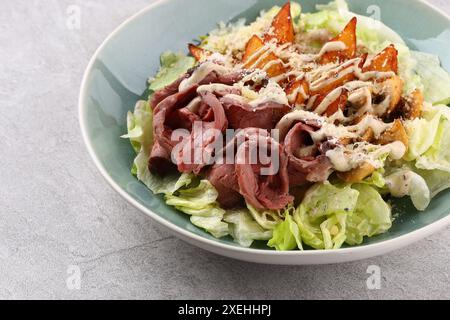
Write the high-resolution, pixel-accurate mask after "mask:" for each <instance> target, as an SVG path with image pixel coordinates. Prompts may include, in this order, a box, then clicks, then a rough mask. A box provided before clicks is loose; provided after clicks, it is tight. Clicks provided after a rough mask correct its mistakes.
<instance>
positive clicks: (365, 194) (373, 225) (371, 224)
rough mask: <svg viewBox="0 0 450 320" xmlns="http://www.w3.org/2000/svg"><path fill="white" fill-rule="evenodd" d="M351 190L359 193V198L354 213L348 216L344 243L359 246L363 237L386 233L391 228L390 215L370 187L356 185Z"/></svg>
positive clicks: (376, 193)
mask: <svg viewBox="0 0 450 320" xmlns="http://www.w3.org/2000/svg"><path fill="white" fill-rule="evenodd" d="M352 188H353V189H355V190H357V191H358V192H359V196H358V202H357V204H356V207H355V210H354V212H353V213H352V214H349V215H348V219H347V232H346V240H345V242H346V243H347V244H349V245H359V244H362V243H363V241H364V237H373V236H376V235H379V234H382V233H384V232H386V231H388V230H389V229H390V228H391V227H392V214H391V208H390V207H389V205H388V204H387V203H386V202H385V201H384V200H383V198H382V197H381V195H380V194H379V193H378V191H377V190H375V189H374V188H372V187H371V186H368V185H364V184H357V185H354V186H352Z"/></svg>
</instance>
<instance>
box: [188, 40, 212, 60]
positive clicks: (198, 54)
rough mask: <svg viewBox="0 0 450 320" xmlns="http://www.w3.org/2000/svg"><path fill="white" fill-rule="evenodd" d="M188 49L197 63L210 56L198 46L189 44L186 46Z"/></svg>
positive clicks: (208, 52) (210, 53) (209, 52)
mask: <svg viewBox="0 0 450 320" xmlns="http://www.w3.org/2000/svg"><path fill="white" fill-rule="evenodd" d="M188 47H189V52H190V53H191V55H192V56H193V57H194V58H195V60H197V61H202V60H203V59H205V58H207V57H209V56H211V55H212V52H211V51H209V50H205V49H203V48H200V47H199V46H196V45H195V44H192V43H190V44H189V45H188Z"/></svg>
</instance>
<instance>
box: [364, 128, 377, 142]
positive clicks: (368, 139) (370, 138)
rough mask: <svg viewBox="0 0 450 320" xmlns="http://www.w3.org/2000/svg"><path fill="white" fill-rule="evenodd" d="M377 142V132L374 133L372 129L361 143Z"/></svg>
mask: <svg viewBox="0 0 450 320" xmlns="http://www.w3.org/2000/svg"><path fill="white" fill-rule="evenodd" d="M374 140H375V132H373V129H372V128H369V129H367V131H366V132H365V133H364V135H363V136H362V137H361V141H364V142H369V143H371V142H373V141H374Z"/></svg>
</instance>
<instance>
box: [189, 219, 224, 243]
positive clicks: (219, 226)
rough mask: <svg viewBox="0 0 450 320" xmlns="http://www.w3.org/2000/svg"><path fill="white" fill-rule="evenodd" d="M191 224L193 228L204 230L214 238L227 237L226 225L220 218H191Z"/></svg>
mask: <svg viewBox="0 0 450 320" xmlns="http://www.w3.org/2000/svg"><path fill="white" fill-rule="evenodd" d="M191 222H192V224H193V225H194V226H197V227H199V228H200V229H203V230H206V231H207V232H209V233H210V234H212V235H213V236H214V237H216V238H218V239H219V238H223V237H226V236H227V235H229V231H228V223H226V222H223V221H222V217H197V216H192V217H191Z"/></svg>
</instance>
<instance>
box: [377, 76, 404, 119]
mask: <svg viewBox="0 0 450 320" xmlns="http://www.w3.org/2000/svg"><path fill="white" fill-rule="evenodd" d="M383 84H384V88H383V91H382V94H384V95H385V96H389V97H391V101H390V103H389V109H388V112H387V113H388V114H391V113H392V112H393V111H394V110H395V109H396V107H397V106H398V104H399V103H400V101H401V99H402V93H403V85H404V83H403V80H402V79H401V78H400V77H399V76H394V77H392V78H389V79H387V80H386V81H384V82H383Z"/></svg>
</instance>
